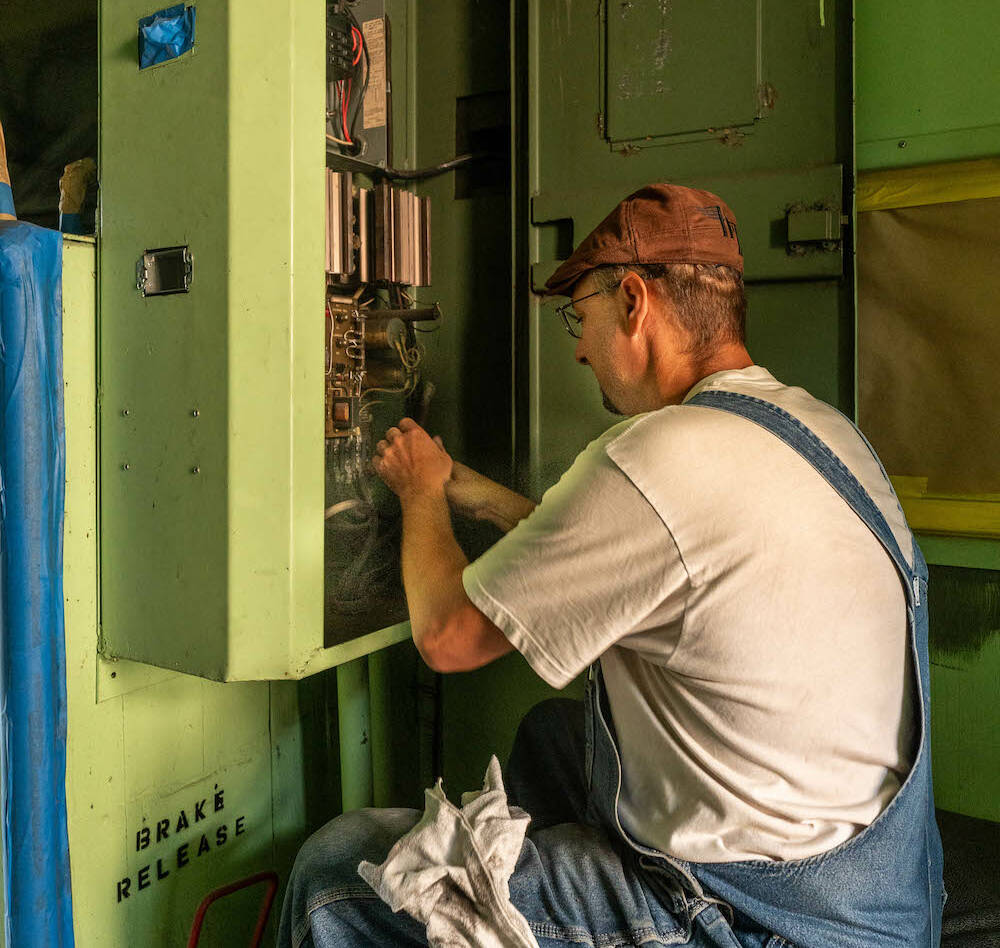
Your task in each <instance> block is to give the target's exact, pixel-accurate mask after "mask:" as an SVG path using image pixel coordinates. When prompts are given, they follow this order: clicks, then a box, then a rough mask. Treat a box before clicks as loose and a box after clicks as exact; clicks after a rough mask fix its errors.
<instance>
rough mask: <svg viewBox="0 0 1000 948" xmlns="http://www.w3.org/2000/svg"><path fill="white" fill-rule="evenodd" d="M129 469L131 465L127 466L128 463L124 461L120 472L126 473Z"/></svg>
mask: <svg viewBox="0 0 1000 948" xmlns="http://www.w3.org/2000/svg"><path fill="white" fill-rule="evenodd" d="M131 467H132V465H131V464H129V463H128V461H126V462H125V463H124V464H123V465H122V470H123V471H127V470H129V469H130V468H131Z"/></svg>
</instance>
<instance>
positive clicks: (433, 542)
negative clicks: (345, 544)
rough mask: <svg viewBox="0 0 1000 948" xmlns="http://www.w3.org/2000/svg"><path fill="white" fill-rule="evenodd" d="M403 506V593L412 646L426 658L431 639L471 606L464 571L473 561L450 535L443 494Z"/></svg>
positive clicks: (415, 499)
mask: <svg viewBox="0 0 1000 948" xmlns="http://www.w3.org/2000/svg"><path fill="white" fill-rule="evenodd" d="M402 506H403V547H402V565H403V588H404V589H405V591H406V604H407V607H408V609H409V612H410V624H411V627H412V630H413V641H414V642H415V643H416V646H417V648H418V649H419V650H420V652H421V654H424V655H425V658H426V657H427V656H426V654H425V649H426V648H429V647H432V646H433V642H432V641H431V640H432V639H433V637H434V636H435V635H439V634H440V633H441V631H442V630H443V628H444V626H445V625H446V623H447V621H448V618H449V617H450V616H452V615H453V614H454V613H455V612H456V611H457V610H459V609H461V608H462V607H463V606H464V605H465V603H466V601H467V597H466V595H465V588H464V587H463V586H462V571H463V570H464V569H465V567H466V566H467V565H468V563H469V561H468V560H467V559H466V557H465V554H464V553H463V552H462V548H461V547H460V546H459V545H458V542H457V541H456V540H455V534H454V533H453V532H452V528H451V516H450V514H449V511H448V501H447V500H446V499H445V495H444V491H441V492H440V493H436V494H420V495H417V496H413V497H408V498H404V499H403V500H402Z"/></svg>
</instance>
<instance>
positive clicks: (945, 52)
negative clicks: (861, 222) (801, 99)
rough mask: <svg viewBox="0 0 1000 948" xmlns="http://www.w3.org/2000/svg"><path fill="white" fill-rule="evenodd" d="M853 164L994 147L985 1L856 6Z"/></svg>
mask: <svg viewBox="0 0 1000 948" xmlns="http://www.w3.org/2000/svg"><path fill="white" fill-rule="evenodd" d="M855 18H856V21H855V37H856V47H855V49H856V52H855V56H856V60H855V61H856V75H857V106H856V113H855V114H856V122H857V157H858V168H859V169H864V170H867V169H871V168H895V167H901V166H904V165H920V164H926V163H928V162H936V161H954V160H957V159H960V158H982V157H991V156H995V155H996V154H997V153H1000V72H998V70H997V68H996V64H997V56H998V53H1000V48H998V39H997V36H998V30H997V27H998V17H997V5H996V3H995V2H994V0H952V2H949V3H940V2H936V0H865V2H863V3H857V4H855Z"/></svg>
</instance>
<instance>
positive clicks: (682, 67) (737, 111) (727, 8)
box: [605, 0, 763, 142]
mask: <svg viewBox="0 0 1000 948" xmlns="http://www.w3.org/2000/svg"><path fill="white" fill-rule="evenodd" d="M762 4H763V0H757V2H755V3H748V2H747V0H701V2H699V3H673V2H672V0H656V2H651V0H608V2H607V7H606V32H605V44H606V69H605V81H606V95H607V113H606V114H607V126H606V130H605V134H606V137H607V139H608V141H610V142H623V141H630V140H635V139H647V138H657V137H663V136H673V135H688V134H691V133H699V132H700V133H703V134H709V135H710V134H715V133H718V132H720V131H722V130H724V129H727V128H735V127H738V126H747V125H752V124H753V121H754V119H755V118H757V116H758V89H759V88H760V86H761V20H762Z"/></svg>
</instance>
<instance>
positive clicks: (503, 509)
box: [481, 481, 535, 533]
mask: <svg viewBox="0 0 1000 948" xmlns="http://www.w3.org/2000/svg"><path fill="white" fill-rule="evenodd" d="M490 485H491V486H490V488H489V491H488V494H487V500H486V505H485V507H484V508H483V511H482V514H481V516H482V518H483V519H484V520H489V521H490V522H491V523H493V524H495V525H496V526H498V527H499V528H500V529H501V530H503V531H504V533H507V532H508V531H510V530H512V529H514V527H515V526H517V524H518V523H520V522H521V521H522V520H523V519H524V518H525V517H527V516H528V514H530V513H531V511H532V510H534V509H535V502H534V501H533V500H529V499H528V498H527V497H522V496H521V495H520V494H518V493H515V492H514V491H512V490H510V489H509V488H507V487H504V486H503V484H498V483H496V481H490Z"/></svg>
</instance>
